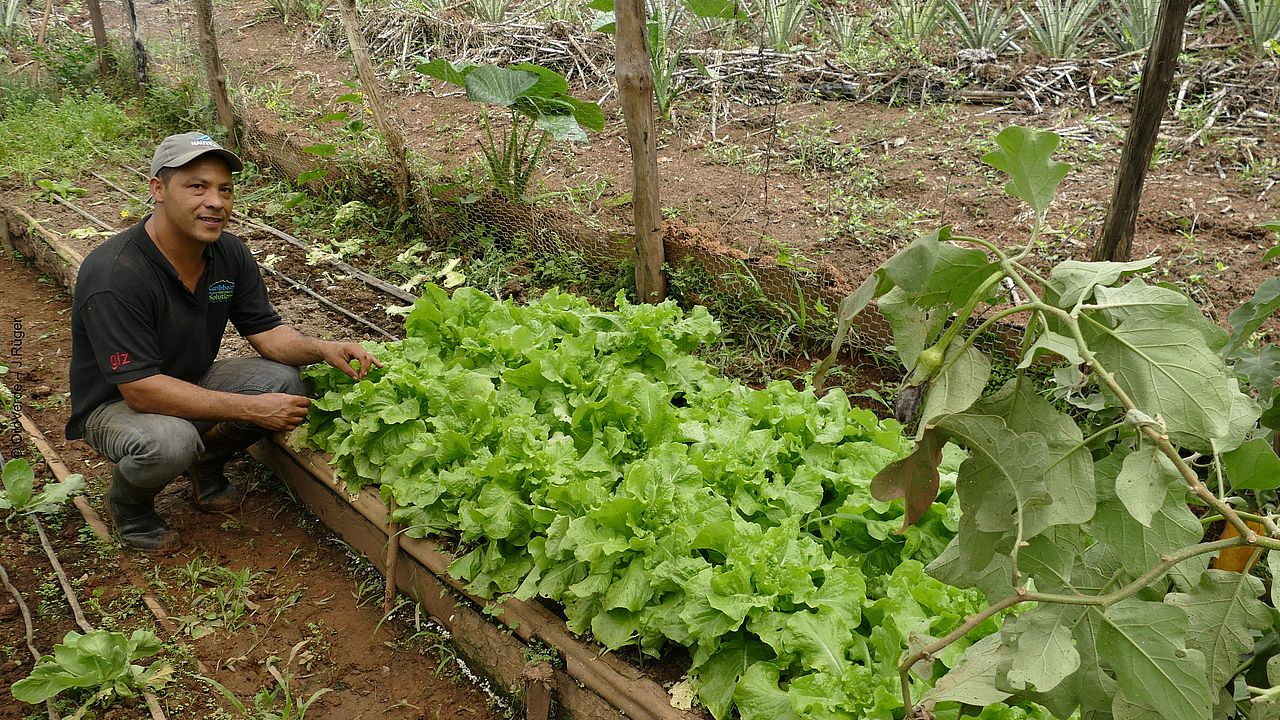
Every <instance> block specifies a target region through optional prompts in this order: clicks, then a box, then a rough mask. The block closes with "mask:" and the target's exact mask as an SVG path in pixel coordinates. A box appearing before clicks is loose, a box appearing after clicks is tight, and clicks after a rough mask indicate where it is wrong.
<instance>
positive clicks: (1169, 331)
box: [1085, 317, 1232, 444]
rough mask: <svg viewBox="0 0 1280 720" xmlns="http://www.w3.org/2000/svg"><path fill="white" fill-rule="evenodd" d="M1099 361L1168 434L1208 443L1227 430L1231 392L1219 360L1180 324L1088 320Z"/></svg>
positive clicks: (1144, 319) (1087, 329)
mask: <svg viewBox="0 0 1280 720" xmlns="http://www.w3.org/2000/svg"><path fill="white" fill-rule="evenodd" d="M1085 332H1086V334H1087V336H1088V339H1089V340H1090V344H1091V346H1092V347H1093V349H1094V352H1095V353H1096V355H1097V358H1098V361H1099V362H1100V363H1101V364H1102V366H1103V367H1105V368H1106V369H1107V370H1109V371H1111V373H1113V374H1114V376H1115V379H1116V382H1117V383H1118V384H1119V385H1120V387H1121V389H1123V390H1124V391H1125V392H1126V393H1127V394H1128V395H1129V397H1130V398H1131V399H1132V400H1133V402H1134V404H1135V405H1137V407H1138V409H1140V410H1142V411H1143V412H1146V413H1147V414H1149V415H1153V416H1154V415H1159V416H1160V417H1161V418H1163V419H1164V422H1165V424H1166V426H1167V427H1168V428H1169V431H1170V432H1171V433H1183V434H1185V435H1188V436H1190V437H1191V438H1193V439H1200V440H1201V441H1203V443H1204V444H1207V442H1208V440H1209V439H1210V438H1214V437H1219V436H1221V435H1224V434H1225V433H1227V431H1228V430H1229V428H1230V416H1231V402H1232V401H1231V393H1230V392H1229V389H1230V388H1229V386H1228V383H1227V372H1226V366H1225V365H1224V364H1223V362H1222V358H1221V357H1220V356H1218V355H1217V354H1216V353H1214V352H1212V351H1210V350H1209V348H1208V347H1207V346H1206V345H1205V343H1204V341H1203V340H1202V338H1201V337H1200V336H1199V335H1198V334H1195V333H1189V332H1187V329H1186V328H1185V327H1183V326H1180V324H1174V323H1169V322H1160V321H1158V320H1156V319H1154V318H1150V317H1132V318H1130V319H1127V320H1125V321H1123V322H1121V323H1120V324H1119V325H1117V326H1116V327H1115V328H1110V327H1107V326H1105V325H1103V324H1101V323H1097V322H1087V323H1086V326H1085Z"/></svg>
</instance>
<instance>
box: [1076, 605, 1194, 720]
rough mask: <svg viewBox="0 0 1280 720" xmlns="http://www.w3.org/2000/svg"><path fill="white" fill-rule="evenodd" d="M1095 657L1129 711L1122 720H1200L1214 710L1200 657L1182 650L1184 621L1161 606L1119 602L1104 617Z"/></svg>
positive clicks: (1170, 608) (1176, 611)
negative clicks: (1104, 664)
mask: <svg viewBox="0 0 1280 720" xmlns="http://www.w3.org/2000/svg"><path fill="white" fill-rule="evenodd" d="M1102 615H1103V622H1102V624H1101V626H1100V631H1099V635H1098V654H1099V655H1100V656H1101V657H1102V659H1103V660H1105V661H1106V662H1107V663H1108V665H1110V667H1111V670H1112V672H1114V673H1115V676H1116V684H1117V687H1118V689H1119V691H1120V694H1119V695H1118V696H1117V698H1118V699H1119V698H1121V697H1123V699H1124V700H1125V701H1127V703H1129V706H1126V707H1125V708H1124V712H1123V713H1121V714H1118V715H1117V720H1120V719H1121V718H1138V717H1142V718H1147V717H1150V718H1164V719H1165V720H1203V719H1204V718H1206V717H1208V716H1209V710H1210V709H1211V708H1212V707H1213V694H1212V692H1211V691H1210V688H1209V683H1208V679H1207V677H1206V667H1205V658H1204V654H1203V653H1201V652H1200V651H1199V650H1195V649H1192V648H1188V647H1186V645H1185V640H1184V637H1185V634H1186V630H1187V615H1186V613H1184V612H1183V611H1182V610H1181V609H1179V608H1176V607H1173V606H1170V605H1165V604H1164V603H1157V602H1145V601H1142V600H1138V599H1136V598H1130V599H1128V600H1123V601H1121V602H1119V603H1116V604H1115V605H1112V606H1111V607H1109V608H1107V610H1106V611H1105V612H1104V613H1103V614H1102Z"/></svg>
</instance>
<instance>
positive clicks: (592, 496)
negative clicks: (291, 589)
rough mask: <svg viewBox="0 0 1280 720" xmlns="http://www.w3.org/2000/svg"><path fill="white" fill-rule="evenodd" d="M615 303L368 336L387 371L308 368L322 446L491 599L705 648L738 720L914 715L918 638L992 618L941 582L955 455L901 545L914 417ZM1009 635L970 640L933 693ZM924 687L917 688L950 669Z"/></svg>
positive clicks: (703, 324)
mask: <svg viewBox="0 0 1280 720" xmlns="http://www.w3.org/2000/svg"><path fill="white" fill-rule="evenodd" d="M617 304H618V307H617V310H616V311H614V312H602V311H600V310H598V309H596V308H595V307H593V306H591V305H590V304H588V303H587V302H586V301H584V300H582V299H581V298H578V297H575V296H571V295H567V294H563V293H559V292H555V291H552V292H549V293H547V294H546V295H544V296H542V297H541V298H539V299H538V300H536V301H534V302H531V303H530V304H529V305H527V306H516V305H513V304H511V303H509V302H508V303H503V302H498V301H495V300H494V299H493V298H491V297H489V296H487V295H484V294H482V293H480V292H477V291H474V290H470V289H465V288H464V289H461V290H458V291H457V292H455V293H454V294H453V296H452V297H449V296H448V295H447V294H446V293H445V292H444V291H442V290H441V289H439V288H435V287H432V288H429V289H428V290H427V291H426V293H425V294H424V295H423V297H422V298H421V299H420V300H419V301H418V302H417V304H416V305H415V306H414V308H413V311H412V312H411V313H410V314H409V316H408V318H407V321H406V329H407V334H408V337H407V338H406V339H405V340H403V341H400V342H396V343H389V344H385V345H377V346H371V348H372V349H373V350H374V352H375V353H376V354H377V355H378V356H379V358H380V359H381V360H382V361H383V362H384V363H385V367H384V368H383V369H381V370H374V371H373V372H372V373H370V374H369V376H368V377H367V378H366V379H364V380H363V381H361V382H359V383H354V382H352V381H351V380H350V379H349V378H347V377H346V376H344V375H342V374H341V373H339V372H337V371H336V370H333V369H332V368H325V367H315V368H312V369H309V370H308V371H307V372H306V375H307V376H308V377H309V378H310V379H311V381H312V382H313V383H314V386H315V388H316V391H317V394H318V396H319V399H318V400H316V401H315V402H314V404H313V405H312V411H311V416H310V419H309V422H308V424H307V425H306V426H305V429H304V431H303V437H304V438H305V439H306V440H307V441H308V442H309V443H310V444H312V445H313V446H315V447H317V448H320V449H323V450H326V451H328V452H330V453H332V455H333V463H334V466H335V468H336V469H337V471H338V473H339V475H340V476H341V477H342V478H344V479H345V480H346V482H347V483H348V484H349V486H350V487H351V488H352V489H358V488H362V487H365V486H369V485H374V486H380V489H381V492H382V494H383V496H384V498H386V497H388V496H394V498H395V501H396V504H397V507H398V509H397V514H396V519H397V520H398V521H399V522H400V523H402V524H403V525H404V526H407V527H409V528H410V530H409V531H408V532H409V534H410V535H414V536H419V537H421V536H427V535H445V536H449V537H451V538H452V539H453V540H454V542H455V543H456V545H457V547H458V548H459V557H458V559H457V561H456V562H454V564H453V565H452V566H451V567H450V572H451V573H452V574H454V575H455V576H457V577H459V578H462V579H464V580H466V581H467V582H468V583H469V584H470V588H471V590H472V591H473V592H475V593H477V594H479V595H482V596H484V597H494V596H500V595H504V594H511V595H515V596H516V597H519V598H522V599H528V598H533V597H542V598H547V599H549V600H553V601H555V602H558V603H560V604H561V605H562V606H563V607H564V612H565V614H566V616H567V618H568V625H569V627H570V628H571V629H572V630H573V631H575V632H578V633H586V632H590V633H591V634H592V635H593V636H594V637H595V639H596V640H597V641H599V642H600V643H601V644H603V645H605V646H606V647H609V648H621V647H625V646H638V647H639V648H640V649H641V650H642V651H643V652H645V653H648V654H651V655H657V654H659V653H660V652H661V651H662V648H663V647H664V646H665V645H666V644H667V643H670V642H675V643H679V644H680V645H684V646H686V647H688V648H689V652H690V655H691V657H692V667H691V670H690V678H691V680H692V682H693V683H694V686H695V687H696V689H697V691H698V697H699V699H700V701H701V702H702V703H703V704H704V705H705V706H706V707H707V708H708V709H709V710H710V711H711V713H712V714H713V715H714V716H715V717H716V718H728V717H731V716H733V715H734V712H735V711H736V713H737V715H739V716H740V717H742V718H744V719H747V720H752V719H754V718H768V720H786V719H787V718H793V717H794V718H833V719H834V718H886V719H887V718H894V717H899V718H900V717H902V715H903V709H902V698H901V693H900V688H899V685H898V682H899V681H898V673H897V668H896V665H897V662H898V660H899V657H900V656H901V655H902V653H903V651H904V650H905V649H906V647H907V644H908V639H909V638H911V639H912V640H911V641H912V642H913V643H914V642H916V641H917V638H920V637H924V636H929V637H937V636H941V635H944V634H946V633H947V632H949V631H950V630H952V629H954V628H955V627H957V626H958V625H959V624H960V623H961V622H962V620H963V618H964V617H965V615H967V614H969V613H972V612H975V611H977V610H980V609H981V608H982V607H984V606H985V601H984V599H983V597H982V595H981V594H980V593H979V592H977V591H975V590H961V589H957V588H954V587H951V586H948V585H945V584H943V583H942V582H940V581H938V580H935V579H933V578H931V577H929V576H928V575H926V574H925V573H924V565H923V564H924V563H927V562H929V561H930V560H932V559H933V558H934V557H936V556H937V555H938V554H939V553H941V552H942V550H943V548H944V547H945V546H946V544H947V542H948V541H949V540H950V538H951V537H952V536H953V535H954V534H955V529H956V524H957V520H958V514H959V509H958V506H957V504H956V502H955V498H954V493H953V487H954V474H953V473H954V469H955V466H956V465H957V464H958V463H957V462H956V461H957V460H958V458H950V460H951V461H952V462H951V463H949V464H945V465H944V470H947V469H949V470H950V471H951V472H950V473H947V474H945V475H944V478H943V490H942V492H941V493H940V495H939V502H938V503H935V504H934V505H933V507H932V508H931V509H930V510H929V512H928V514H927V515H926V517H925V518H924V519H923V520H922V521H921V522H920V523H918V524H916V525H914V526H912V527H910V528H908V530H907V532H906V533H905V534H904V535H894V534H893V533H894V531H895V530H897V529H898V528H899V527H900V526H901V524H902V506H901V502H900V501H895V502H893V503H884V502H879V501H877V500H875V499H873V498H872V497H871V493H870V482H871V478H872V476H874V475H875V473H876V472H877V471H878V470H879V469H880V468H881V467H883V466H884V465H886V464H887V463H889V462H892V461H893V460H895V459H897V458H899V457H902V456H903V455H905V454H906V452H907V451H908V450H909V445H910V443H909V441H906V440H904V439H903V438H902V436H901V434H900V432H899V430H900V428H899V427H898V425H897V424H896V423H895V422H894V421H892V420H886V421H881V420H879V419H877V418H876V417H875V415H874V414H873V413H871V412H869V411H866V410H863V409H860V408H856V407H851V406H850V404H849V401H848V398H847V397H846V396H845V395H844V394H843V393H842V392H841V391H839V390H838V389H837V390H832V391H831V392H829V393H827V394H826V395H825V396H824V397H822V398H817V397H815V396H814V395H813V393H812V392H811V391H809V390H804V391H798V390H796V389H795V388H794V387H792V386H791V385H789V384H787V383H784V382H777V383H773V384H771V385H769V386H768V387H766V388H764V389H760V390H755V389H751V388H749V387H746V386H744V385H742V384H740V383H738V382H736V381H733V380H729V379H726V378H723V377H719V376H718V375H717V374H716V373H715V372H714V371H713V370H712V369H711V368H709V367H708V366H707V365H706V364H705V363H703V362H702V361H701V360H699V359H698V358H697V357H696V356H694V355H693V352H694V351H695V350H696V349H697V348H698V347H699V346H700V345H701V344H703V343H707V342H709V341H711V340H713V339H714V338H715V337H716V335H717V333H718V332H719V326H718V325H717V323H716V322H715V320H713V319H712V318H711V316H710V315H709V314H708V313H707V312H706V310H705V309H704V308H701V307H699V308H695V309H694V310H693V311H691V312H689V313H688V314H685V313H683V312H682V311H681V310H680V309H679V308H678V307H676V306H675V305H674V304H672V303H663V304H661V305H631V304H628V303H627V302H625V300H623V299H622V298H621V297H620V298H619V300H618V302H617ZM997 623H998V619H994V620H989V621H988V622H987V623H985V624H983V625H982V626H979V627H978V628H977V629H975V630H974V631H973V632H972V633H971V634H970V636H969V637H968V638H966V640H965V641H962V642H960V643H956V644H955V645H952V646H951V647H949V648H948V649H947V651H946V652H945V653H944V654H943V655H942V656H941V657H940V658H938V662H935V663H934V665H933V673H934V678H936V677H937V676H940V675H941V674H942V673H944V672H945V671H946V669H947V667H950V666H953V665H954V664H955V663H956V660H957V659H958V658H959V655H960V654H961V653H962V652H963V650H964V649H965V647H967V646H968V645H969V644H971V643H972V642H973V641H976V640H978V639H980V638H981V637H983V636H985V635H988V634H990V633H992V632H994V631H995V630H996V629H997V628H998V624H997ZM915 682H916V685H917V687H915V688H914V689H915V692H916V693H917V695H916V696H917V697H918V696H919V695H918V693H921V692H923V691H924V690H925V689H926V688H927V687H929V686H931V685H932V684H933V679H924V678H918V679H917V680H916V681H915ZM959 712H960V708H958V707H951V708H947V707H945V706H940V707H939V708H938V709H937V712H936V714H937V717H939V718H946V717H955V716H957V715H958V714H959ZM1040 713H1041V711H1040V710H1039V709H1038V708H1033V709H1030V710H1027V709H1023V708H1010V707H1005V706H1003V705H996V706H992V707H989V708H987V709H986V710H983V711H982V715H981V717H984V718H993V719H994V718H1023V717H1030V716H1039V714H1040Z"/></svg>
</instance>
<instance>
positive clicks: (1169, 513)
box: [1091, 492, 1204, 577]
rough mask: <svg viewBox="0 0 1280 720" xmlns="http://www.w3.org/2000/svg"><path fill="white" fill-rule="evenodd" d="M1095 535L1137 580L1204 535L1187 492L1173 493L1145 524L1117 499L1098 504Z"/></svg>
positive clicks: (1093, 521) (1093, 525)
mask: <svg viewBox="0 0 1280 720" xmlns="http://www.w3.org/2000/svg"><path fill="white" fill-rule="evenodd" d="M1091 525H1092V530H1093V535H1094V537H1095V538H1097V539H1098V540H1099V541H1101V542H1103V543H1106V545H1107V546H1108V547H1110V548H1111V549H1112V550H1113V551H1114V552H1115V553H1116V555H1117V558H1118V559H1119V560H1120V563H1121V564H1122V565H1123V566H1124V568H1125V570H1126V571H1127V572H1128V573H1129V574H1130V575H1132V576H1133V577H1137V576H1139V575H1141V574H1142V573H1144V572H1146V571H1147V570H1149V569H1150V568H1151V567H1152V566H1154V565H1155V564H1157V563H1159V562H1160V558H1161V557H1162V556H1164V555H1166V554H1168V553H1170V552H1173V551H1174V550H1178V549H1180V548H1184V547H1187V546H1188V545H1194V544H1195V543H1196V542H1199V540H1200V538H1201V537H1202V536H1203V535H1204V529H1203V528H1202V527H1201V526H1200V521H1199V520H1198V519H1196V516H1195V515H1194V514H1193V513H1192V512H1191V511H1190V510H1189V509H1187V503H1186V493H1185V492H1171V493H1168V495H1167V496H1166V498H1165V504H1164V506H1163V507H1161V508H1160V509H1159V510H1158V511H1156V513H1155V514H1154V515H1152V517H1151V522H1150V524H1149V525H1146V526H1144V525H1142V524H1141V523H1139V522H1138V521H1137V520H1135V519H1134V518H1133V516H1132V515H1131V514H1130V513H1129V511H1128V510H1127V509H1125V506H1124V503H1122V502H1121V501H1120V500H1119V499H1118V498H1113V499H1109V500H1107V501H1105V502H1099V503H1098V512H1097V513H1096V514H1094V516H1093V520H1092V523H1091Z"/></svg>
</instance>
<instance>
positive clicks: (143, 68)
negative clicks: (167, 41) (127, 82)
mask: <svg viewBox="0 0 1280 720" xmlns="http://www.w3.org/2000/svg"><path fill="white" fill-rule="evenodd" d="M124 15H125V19H126V20H128V21H129V37H131V38H133V59H134V63H135V64H134V70H135V72H137V76H138V92H140V93H142V94H143V95H144V96H145V95H146V94H147V85H149V84H150V80H149V79H148V77H147V64H148V61H147V46H146V45H144V44H142V33H141V32H140V31H139V30H138V9H137V7H135V6H134V2H133V0H124Z"/></svg>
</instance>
